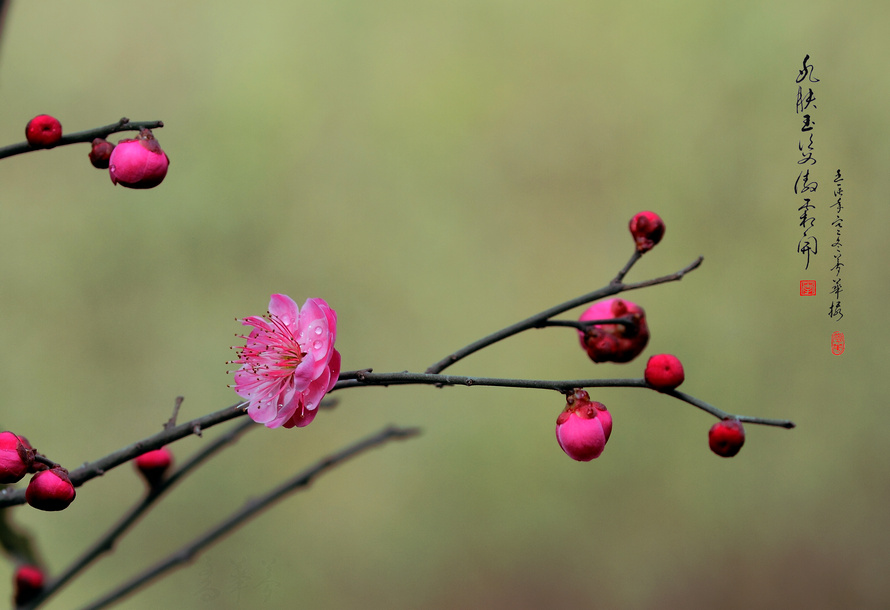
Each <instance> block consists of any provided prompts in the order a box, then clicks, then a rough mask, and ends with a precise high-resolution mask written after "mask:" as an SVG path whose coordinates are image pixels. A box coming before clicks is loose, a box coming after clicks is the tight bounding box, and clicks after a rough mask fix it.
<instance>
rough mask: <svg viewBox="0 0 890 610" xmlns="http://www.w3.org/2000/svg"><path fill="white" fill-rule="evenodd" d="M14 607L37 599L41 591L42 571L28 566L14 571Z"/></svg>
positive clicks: (25, 565)
mask: <svg viewBox="0 0 890 610" xmlns="http://www.w3.org/2000/svg"><path fill="white" fill-rule="evenodd" d="M14 580H15V605H16V606H22V605H24V604H27V603H28V602H29V601H31V600H32V599H34V598H35V597H37V596H38V595H39V594H40V592H41V591H42V590H43V581H44V576H43V570H41V569H40V568H38V567H37V566H32V565H28V564H23V565H20V566H19V567H18V568H17V569H16V571H15V577H14Z"/></svg>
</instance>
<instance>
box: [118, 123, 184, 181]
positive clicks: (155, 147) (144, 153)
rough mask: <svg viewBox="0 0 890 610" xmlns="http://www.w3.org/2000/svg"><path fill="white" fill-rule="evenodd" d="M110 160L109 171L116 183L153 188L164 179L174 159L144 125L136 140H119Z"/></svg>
mask: <svg viewBox="0 0 890 610" xmlns="http://www.w3.org/2000/svg"><path fill="white" fill-rule="evenodd" d="M108 163H109V164H108V173H109V175H110V176H111V181H112V182H113V183H114V184H120V185H121V186H125V187H127V188H131V189H150V188H153V187H155V186H157V185H159V184H160V183H161V182H162V181H163V180H164V177H165V176H166V175H167V166H169V165H170V159H169V158H168V157H167V154H166V153H165V152H164V151H163V150H161V145H160V144H158V141H157V140H155V137H154V135H153V134H152V133H151V130H150V129H143V130H142V131H140V132H139V135H138V136H137V137H136V139H135V140H121V141H120V142H118V144H117V146H115V147H114V150H113V151H111V157H110V158H109V161H108Z"/></svg>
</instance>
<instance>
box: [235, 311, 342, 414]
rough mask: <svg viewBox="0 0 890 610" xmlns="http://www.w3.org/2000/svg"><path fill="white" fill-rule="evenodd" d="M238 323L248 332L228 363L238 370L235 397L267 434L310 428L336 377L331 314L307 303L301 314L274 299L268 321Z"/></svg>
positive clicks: (254, 319)
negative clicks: (270, 430) (235, 356)
mask: <svg viewBox="0 0 890 610" xmlns="http://www.w3.org/2000/svg"><path fill="white" fill-rule="evenodd" d="M241 323H242V324H244V325H245V326H252V327H253V330H252V331H251V332H250V334H249V335H247V336H246V337H243V338H244V339H245V340H246V341H247V344H246V345H245V346H244V347H243V348H241V349H240V353H239V357H238V359H237V360H233V361H232V364H240V365H241V368H240V369H238V370H237V371H235V392H237V393H238V395H239V396H241V397H242V398H244V399H245V400H248V401H250V404H249V405H248V407H247V414H248V415H250V418H251V419H253V420H254V421H255V422H258V423H261V424H265V426H266V427H268V428H278V427H279V426H284V427H285V428H292V427H294V426H297V427H303V426H307V425H309V423H310V422H311V421H312V420H313V419H314V418H315V415H316V413H318V404H319V403H320V402H321V399H322V397H323V396H324V395H325V394H327V393H328V392H329V391H330V390H331V389H332V388H333V387H334V384H336V383H337V379H338V378H339V377H340V352H338V351H337V350H336V349H334V341H335V339H336V338H337V314H336V312H334V310H333V309H331V308H330V306H329V305H328V304H327V303H326V302H325V301H324V300H323V299H307V300H306V302H305V303H304V304H303V308H302V310H301V309H300V308H299V307H297V304H296V303H295V302H294V301H293V299H291V298H290V297H289V296H287V295H283V294H273V295H272V298H271V300H270V301H269V312H268V315H267V316H265V317H260V316H249V317H247V318H244V319H243V320H241Z"/></svg>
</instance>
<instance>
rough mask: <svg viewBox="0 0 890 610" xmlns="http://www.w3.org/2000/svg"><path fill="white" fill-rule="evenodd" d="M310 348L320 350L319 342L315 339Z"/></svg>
mask: <svg viewBox="0 0 890 610" xmlns="http://www.w3.org/2000/svg"><path fill="white" fill-rule="evenodd" d="M312 347H313V349H321V341H319V340H317V339H316V340H315V341H314V342H313V343H312Z"/></svg>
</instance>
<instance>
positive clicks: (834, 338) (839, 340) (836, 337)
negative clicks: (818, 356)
mask: <svg viewBox="0 0 890 610" xmlns="http://www.w3.org/2000/svg"><path fill="white" fill-rule="evenodd" d="M831 353H832V354H834V355H835V356H840V355H841V354H843V353H844V333H839V332H833V333H831Z"/></svg>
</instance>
